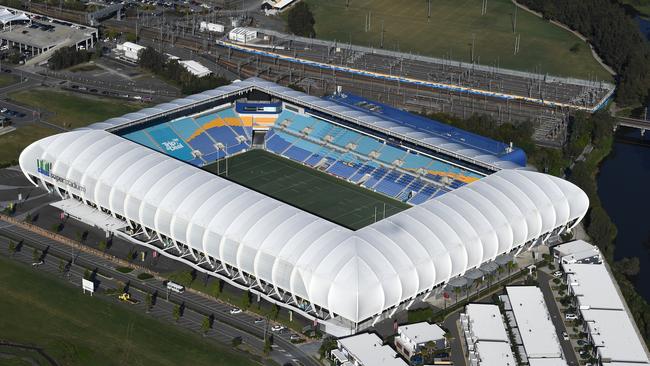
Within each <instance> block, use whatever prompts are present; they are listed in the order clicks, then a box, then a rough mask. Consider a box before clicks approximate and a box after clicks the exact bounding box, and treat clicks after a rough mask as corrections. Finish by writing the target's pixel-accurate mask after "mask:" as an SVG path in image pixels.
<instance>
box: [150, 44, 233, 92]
mask: <svg viewBox="0 0 650 366" xmlns="http://www.w3.org/2000/svg"><path fill="white" fill-rule="evenodd" d="M139 56H140V58H139V60H138V64H139V65H140V67H142V68H143V69H145V70H148V71H151V72H152V73H154V74H156V75H158V76H160V77H162V78H164V79H166V80H169V81H171V82H172V83H174V84H176V85H179V86H180V87H181V91H182V92H183V93H184V94H196V93H200V92H202V91H205V90H208V89H214V88H216V87H219V86H222V85H226V84H229V82H228V80H226V79H225V78H223V77H221V76H216V75H209V76H204V77H202V78H199V77H196V76H194V75H192V73H190V72H189V71H187V70H186V69H185V68H184V67H183V66H182V65H181V64H179V63H178V61H177V60H168V59H167V56H165V55H163V54H162V53H160V52H158V51H156V50H155V49H154V48H152V47H147V48H145V49H144V50H142V51H140V54H139Z"/></svg>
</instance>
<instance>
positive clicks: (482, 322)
mask: <svg viewBox="0 0 650 366" xmlns="http://www.w3.org/2000/svg"><path fill="white" fill-rule="evenodd" d="M465 314H467V317H468V318H469V323H470V330H471V332H472V338H473V339H474V341H495V342H509V338H508V334H507V333H506V328H505V325H504V324H503V317H502V316H501V312H500V311H499V307H498V306H497V305H493V304H468V305H467V306H465Z"/></svg>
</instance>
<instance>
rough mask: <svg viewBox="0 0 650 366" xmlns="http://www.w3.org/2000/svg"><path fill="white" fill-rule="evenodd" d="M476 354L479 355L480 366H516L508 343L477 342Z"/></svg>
mask: <svg viewBox="0 0 650 366" xmlns="http://www.w3.org/2000/svg"><path fill="white" fill-rule="evenodd" d="M476 353H477V354H478V355H479V359H480V362H479V365H480V366H516V365H517V360H515V356H514V355H513V354H512V349H510V344H509V343H504V342H478V343H476Z"/></svg>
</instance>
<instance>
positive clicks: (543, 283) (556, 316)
mask: <svg viewBox="0 0 650 366" xmlns="http://www.w3.org/2000/svg"><path fill="white" fill-rule="evenodd" d="M551 278H552V276H551V275H549V274H548V273H546V272H544V271H537V279H538V282H539V288H540V289H541V290H542V294H544V300H545V301H546V307H547V308H548V311H549V313H550V314H551V320H552V321H553V325H554V326H555V332H556V333H557V337H558V339H559V340H560V345H561V346H562V351H563V352H564V357H565V358H566V360H567V363H568V364H569V365H579V363H578V358H577V356H576V354H575V351H574V350H573V347H572V346H571V342H570V341H565V340H563V339H562V332H563V331H566V327H565V324H564V315H563V314H562V313H560V309H558V307H557V304H556V303H555V301H554V300H553V292H552V291H551V286H550V285H549V280H551Z"/></svg>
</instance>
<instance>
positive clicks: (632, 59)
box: [521, 0, 650, 105]
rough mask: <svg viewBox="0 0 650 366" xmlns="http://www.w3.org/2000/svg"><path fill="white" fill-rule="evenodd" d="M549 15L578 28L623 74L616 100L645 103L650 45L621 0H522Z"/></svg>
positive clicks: (599, 53)
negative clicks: (618, 1) (616, 0)
mask: <svg viewBox="0 0 650 366" xmlns="http://www.w3.org/2000/svg"><path fill="white" fill-rule="evenodd" d="M521 1H522V3H524V4H526V5H527V6H529V7H530V8H531V9H534V10H536V11H539V12H541V13H542V14H544V17H545V18H548V19H553V20H557V21H559V22H561V23H563V24H566V25H568V26H569V27H571V28H572V29H575V30H577V31H578V32H580V33H581V34H583V35H584V36H585V37H588V38H589V41H590V42H591V43H592V44H593V45H594V47H595V48H596V49H597V50H598V55H599V56H600V57H601V58H602V59H603V61H605V63H607V64H608V65H610V66H611V67H612V69H614V71H615V72H616V73H617V74H618V75H619V78H618V91H617V94H616V101H617V102H618V103H619V104H621V105H633V104H640V103H645V102H647V101H646V98H647V97H648V89H649V88H650V63H648V61H647V60H648V58H650V45H648V42H647V41H646V39H645V37H644V36H643V35H642V34H641V32H640V31H639V27H638V24H637V23H636V21H635V20H634V19H632V17H630V16H629V15H628V14H626V12H625V9H624V8H623V7H622V6H621V4H620V3H617V2H615V1H609V0H581V1H566V0H521Z"/></svg>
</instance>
